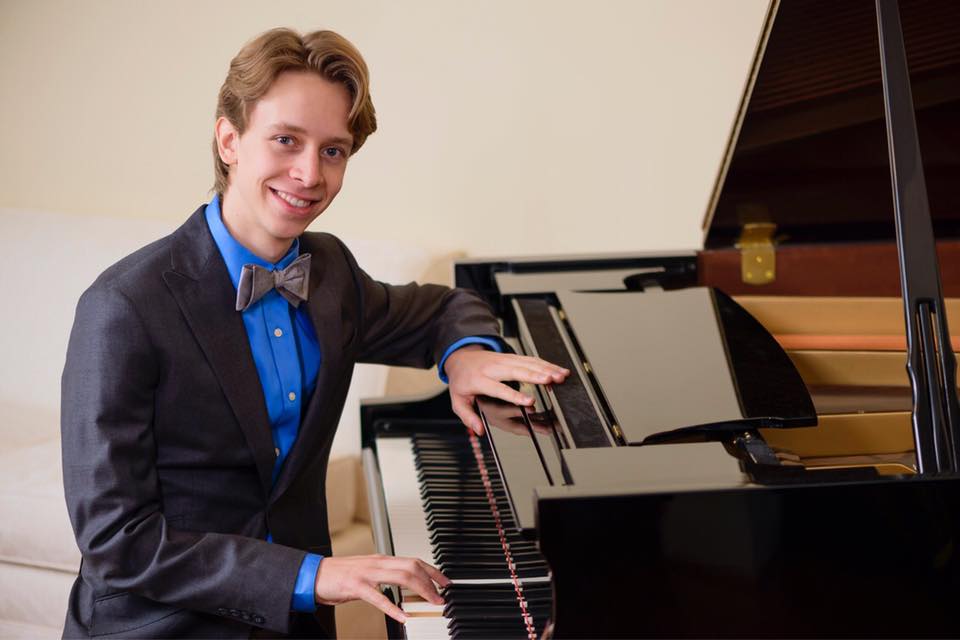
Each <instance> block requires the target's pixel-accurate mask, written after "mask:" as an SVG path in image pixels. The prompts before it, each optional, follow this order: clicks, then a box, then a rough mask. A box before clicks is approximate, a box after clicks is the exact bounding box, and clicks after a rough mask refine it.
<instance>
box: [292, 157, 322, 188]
mask: <svg viewBox="0 0 960 640" xmlns="http://www.w3.org/2000/svg"><path fill="white" fill-rule="evenodd" d="M290 177H291V178H293V179H294V180H296V181H298V182H300V183H301V184H302V185H303V186H304V187H308V188H311V187H315V186H317V185H318V184H320V183H321V182H322V181H323V171H322V170H321V165H320V156H319V155H318V154H315V153H309V152H307V153H301V154H300V155H299V156H297V160H296V162H294V164H293V166H292V167H291V168H290Z"/></svg>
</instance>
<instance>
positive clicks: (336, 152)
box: [323, 147, 343, 158]
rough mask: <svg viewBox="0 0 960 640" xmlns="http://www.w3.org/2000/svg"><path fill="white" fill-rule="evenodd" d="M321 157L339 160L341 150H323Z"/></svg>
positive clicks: (341, 153)
mask: <svg viewBox="0 0 960 640" xmlns="http://www.w3.org/2000/svg"><path fill="white" fill-rule="evenodd" d="M323 155H325V156H327V157H328V158H340V157H342V156H343V150H342V149H338V148H337V147H327V148H326V149H324V150H323Z"/></svg>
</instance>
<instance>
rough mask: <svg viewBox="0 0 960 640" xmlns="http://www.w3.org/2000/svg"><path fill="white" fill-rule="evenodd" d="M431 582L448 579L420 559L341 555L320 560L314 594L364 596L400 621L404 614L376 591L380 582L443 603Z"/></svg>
mask: <svg viewBox="0 0 960 640" xmlns="http://www.w3.org/2000/svg"><path fill="white" fill-rule="evenodd" d="M434 583H437V584H439V585H440V586H442V587H445V586H447V585H449V584H450V580H449V579H448V578H447V577H446V576H445V575H443V574H442V573H440V571H439V570H438V569H437V568H436V567H432V566H430V565H429V564H427V563H426V562H424V561H423V560H418V559H416V558H396V557H393V556H382V555H373V556H344V557H342V558H337V557H330V558H324V559H323V560H321V561H320V569H319V571H317V581H316V584H315V585H314V595H315V598H316V600H317V602H318V603H320V604H330V605H333V604H340V603H342V602H347V601H349V600H365V601H367V602H369V603H370V604H372V605H373V606H375V607H376V608H378V609H380V610H381V611H383V612H384V613H385V614H387V615H388V616H390V617H391V618H393V619H394V620H396V621H397V622H400V623H404V622H406V621H407V616H406V615H405V614H404V613H403V611H402V610H401V609H400V608H399V607H397V606H396V605H395V604H393V603H392V602H390V600H389V599H388V598H387V597H386V596H385V595H383V593H381V592H380V589H379V586H378V585H381V584H395V585H397V586H399V587H402V588H405V589H409V590H410V591H413V592H414V593H416V594H417V595H419V596H420V597H421V598H423V599H424V600H426V601H427V602H431V603H433V604H438V605H439V604H443V598H441V597H440V594H439V593H437V587H436V585H435V584H434Z"/></svg>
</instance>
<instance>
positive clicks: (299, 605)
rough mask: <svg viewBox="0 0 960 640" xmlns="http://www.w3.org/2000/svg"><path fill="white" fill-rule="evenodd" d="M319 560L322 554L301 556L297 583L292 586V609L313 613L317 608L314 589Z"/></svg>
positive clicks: (321, 558)
mask: <svg viewBox="0 0 960 640" xmlns="http://www.w3.org/2000/svg"><path fill="white" fill-rule="evenodd" d="M321 560H323V556H319V555H317V554H315V553H308V554H307V555H306V556H305V557H304V558H303V562H301V563H300V573H298V574H297V583H296V584H295V585H294V587H293V602H292V603H291V606H292V608H293V610H294V611H299V612H301V613H313V612H314V611H316V610H317V601H316V599H315V597H314V591H315V589H316V584H317V572H319V571H320V561H321Z"/></svg>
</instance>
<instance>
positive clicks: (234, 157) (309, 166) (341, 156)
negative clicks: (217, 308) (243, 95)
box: [217, 71, 353, 261]
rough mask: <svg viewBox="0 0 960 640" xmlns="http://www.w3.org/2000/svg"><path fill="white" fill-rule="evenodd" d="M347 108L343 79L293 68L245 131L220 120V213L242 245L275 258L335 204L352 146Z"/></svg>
mask: <svg viewBox="0 0 960 640" xmlns="http://www.w3.org/2000/svg"><path fill="white" fill-rule="evenodd" d="M349 112H350V96H349V94H348V93H347V89H346V87H344V86H343V85H342V84H340V83H334V82H330V81H329V80H326V79H324V78H321V77H320V76H318V75H317V74H315V73H310V72H302V71H288V72H284V73H281V74H280V75H279V76H277V79H276V80H275V81H274V83H273V85H272V86H271V87H270V90H269V91H267V93H266V94H264V96H263V97H262V98H260V100H258V101H257V102H256V104H255V105H254V106H253V108H252V109H251V112H250V113H249V118H248V123H247V130H246V131H244V133H243V134H242V135H239V136H238V135H237V133H236V129H235V128H234V127H233V125H231V124H230V122H229V121H227V120H226V119H225V118H221V119H220V120H218V121H217V140H218V144H219V149H220V157H221V158H222V159H223V160H224V162H226V163H227V164H228V165H229V167H230V180H229V185H228V187H227V190H226V193H225V194H224V198H223V200H224V202H223V204H222V206H223V219H224V222H225V223H226V225H227V228H228V229H229V230H230V232H231V233H232V234H233V235H234V237H235V238H236V239H237V240H238V241H239V242H240V243H241V244H243V245H244V246H246V247H247V248H248V249H250V250H251V251H253V252H254V253H255V254H257V255H259V256H260V257H262V258H265V259H267V260H271V261H276V260H278V259H279V258H280V257H282V256H283V254H284V253H286V251H287V250H288V249H289V248H290V244H291V243H292V242H293V239H294V238H296V237H297V236H299V235H300V234H301V233H303V231H304V230H305V229H306V228H307V226H308V225H309V224H310V223H311V222H313V220H314V219H315V218H316V217H317V216H319V215H320V214H321V213H323V211H324V209H326V208H327V207H328V206H329V205H330V202H331V201H332V200H333V198H334V197H335V196H336V195H337V193H338V192H339V191H340V186H341V185H342V184H343V174H344V171H345V170H346V167H347V158H348V156H349V154H350V150H351V148H352V145H353V136H352V135H351V134H350V131H349V129H348V128H347V116H348V115H349Z"/></svg>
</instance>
